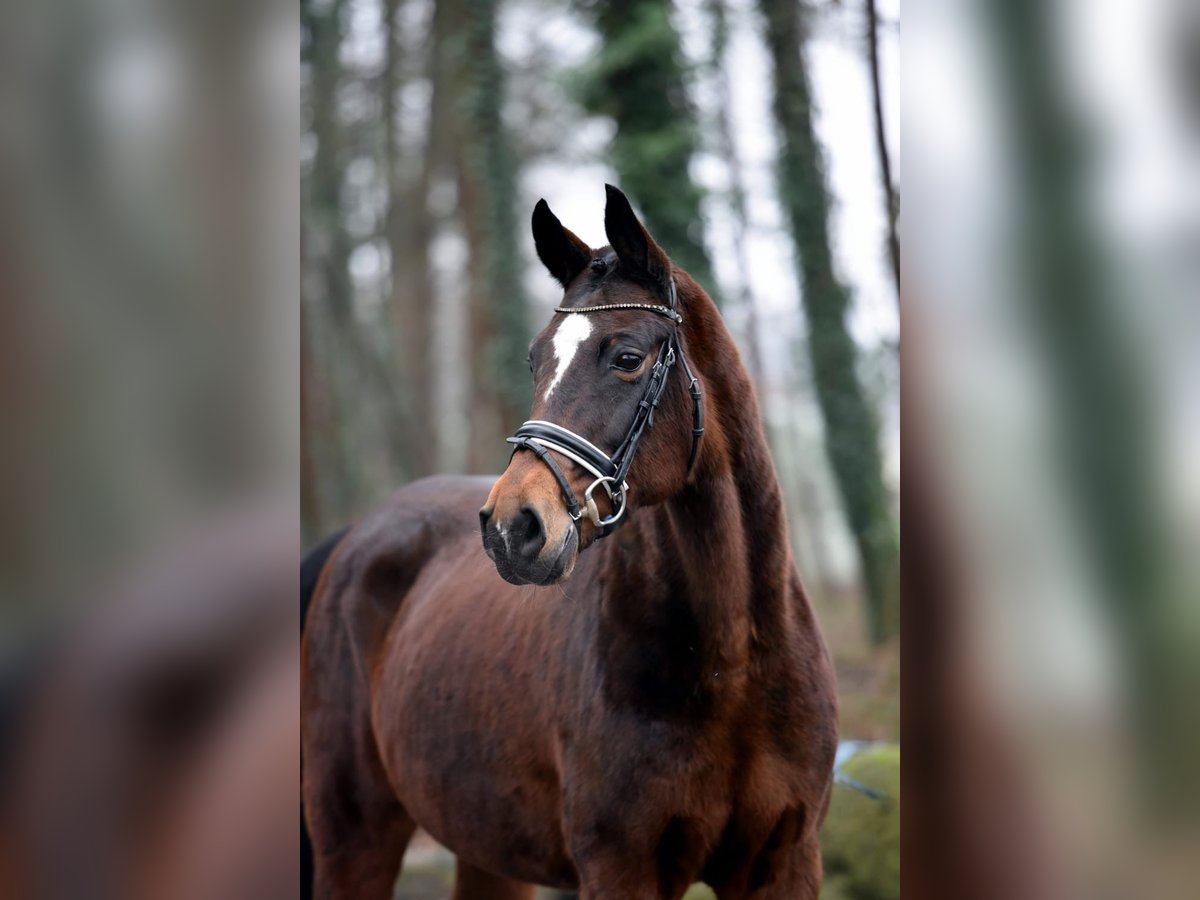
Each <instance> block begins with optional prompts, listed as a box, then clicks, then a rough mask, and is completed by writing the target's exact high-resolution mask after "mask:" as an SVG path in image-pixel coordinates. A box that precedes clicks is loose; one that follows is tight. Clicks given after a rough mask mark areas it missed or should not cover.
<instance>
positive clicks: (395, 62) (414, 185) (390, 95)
mask: <svg viewBox="0 0 1200 900" xmlns="http://www.w3.org/2000/svg"><path fill="white" fill-rule="evenodd" d="M399 5H400V0H385V4H384V29H385V33H386V34H387V50H386V52H385V56H384V68H383V72H382V73H381V82H382V84H381V91H382V94H383V96H382V101H383V102H382V103H381V106H380V110H381V118H382V119H383V122H384V128H385V134H384V142H383V147H384V170H385V173H386V178H387V186H388V212H387V224H386V233H387V241H388V246H389V249H390V251H391V253H390V255H391V288H390V292H389V293H390V309H391V337H392V352H393V354H394V356H395V369H396V371H397V373H398V374H399V376H400V383H401V390H400V396H401V399H402V413H401V418H402V420H403V427H402V429H401V431H402V432H403V434H402V436H401V439H400V443H401V446H402V447H403V453H404V462H405V469H406V471H407V474H408V475H409V476H410V477H412V478H420V477H421V476H424V475H429V474H432V472H433V471H434V468H435V462H434V460H435V453H434V448H435V447H436V446H437V431H438V422H437V421H436V419H435V417H434V415H433V397H432V392H433V381H432V377H431V373H432V371H433V366H434V360H433V353H432V350H431V347H432V344H433V322H432V309H433V303H434V288H433V273H432V271H431V270H430V266H429V244H430V241H431V240H432V238H433V222H432V220H431V218H430V215H429V186H430V182H431V172H432V170H433V167H434V165H435V160H436V159H438V158H439V157H440V156H441V154H442V153H444V150H445V144H446V141H445V125H444V122H445V112H444V110H443V104H442V94H443V92H444V81H443V79H442V78H441V74H442V73H441V70H440V67H439V66H438V65H437V62H436V57H434V58H433V59H431V61H430V64H429V66H428V71H429V79H430V83H431V84H432V87H433V90H432V92H431V100H430V105H429V115H428V121H427V130H426V142H425V150H424V153H423V154H422V158H421V162H420V165H419V167H418V170H417V171H416V172H415V173H413V174H411V175H409V176H408V177H405V173H403V172H401V170H400V160H399V154H398V150H397V146H398V141H397V128H398V127H399V126H398V123H397V122H396V96H397V94H398V92H399V91H400V89H401V87H402V76H401V67H400V55H401V48H400V33H399V25H398V22H397V13H398V11H399Z"/></svg>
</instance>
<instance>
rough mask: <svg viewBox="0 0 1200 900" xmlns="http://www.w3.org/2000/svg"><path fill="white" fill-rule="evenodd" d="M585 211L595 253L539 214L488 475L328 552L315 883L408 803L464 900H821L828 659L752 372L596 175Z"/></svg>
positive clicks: (373, 866) (307, 656)
mask: <svg viewBox="0 0 1200 900" xmlns="http://www.w3.org/2000/svg"><path fill="white" fill-rule="evenodd" d="M604 225H605V232H606V236H607V238H608V240H609V245H608V246H605V247H601V248H599V249H592V248H591V247H589V246H588V245H587V244H585V243H584V242H583V241H582V240H580V239H579V238H578V237H577V236H576V235H575V234H573V233H572V232H571V231H569V230H567V229H566V228H565V227H563V225H562V223H561V222H560V221H559V220H558V218H557V217H556V216H555V215H554V213H553V212H551V210H550V208H549V206H547V204H546V202H545V201H544V200H543V201H540V202H539V203H538V204H537V206H536V208H535V209H534V212H533V219H532V227H533V238H534V244H535V248H536V250H537V255H538V257H539V259H540V260H541V262H542V263H543V264H544V265H545V267H546V268H547V269H548V270H549V272H550V274H551V275H553V276H554V278H556V279H557V280H558V282H559V283H560V284H561V286H562V288H563V291H564V293H563V298H562V302H561V304H560V305H559V306H558V307H557V308H556V310H555V312H554V313H553V316H552V318H551V321H550V323H549V325H547V326H546V328H545V329H544V330H543V331H542V332H541V333H540V334H539V335H538V336H537V337H536V338H535V339H534V341H533V343H532V345H531V349H530V354H529V360H528V361H529V365H530V369H531V370H532V373H533V382H534V400H533V405H532V413H531V419H530V421H528V422H526V423H525V424H524V425H523V426H521V427H520V428H519V429H518V430H517V432H516V433H515V434H514V435H513V437H512V438H510V439H509V440H510V442H511V443H512V444H513V445H514V450H513V454H512V456H511V458H510V461H509V464H508V466H507V468H506V469H505V471H504V472H503V474H502V475H501V476H500V477H499V478H498V479H494V478H477V477H475V478H471V477H434V478H430V479H426V480H422V481H417V482H414V483H412V484H410V485H407V486H405V487H403V488H402V489H400V490H399V491H398V492H396V493H395V494H394V495H393V496H392V497H391V498H390V499H389V500H388V501H387V502H386V503H385V504H384V505H383V506H382V507H381V508H380V509H378V510H377V511H375V512H373V513H371V514H369V515H367V516H366V517H365V518H364V519H362V520H361V521H360V522H358V523H357V524H356V525H354V526H353V527H352V528H351V529H350V531H349V532H348V533H347V534H346V535H345V536H344V537H342V538H340V539H339V540H337V541H334V542H330V543H331V544H333V545H332V546H329V545H327V546H325V547H323V548H322V550H321V553H322V554H323V557H322V559H321V560H319V561H318V562H319V564H320V565H319V569H320V574H319V577H318V578H317V579H316V584H315V587H314V594H313V597H312V599H311V608H310V609H309V612H308V621H307V624H306V625H305V629H304V636H303V645H302V651H301V656H302V663H301V669H302V685H301V698H302V723H301V733H302V760H303V762H302V772H303V774H302V782H303V806H304V810H305V816H306V819H307V823H308V829H309V832H310V833H311V841H312V848H313V860H314V866H315V871H314V879H315V891H316V896H318V897H321V898H350V897H359V898H376V897H377V898H385V897H389V896H390V895H391V891H392V889H393V885H394V882H395V879H396V877H397V874H398V871H399V867H400V864H401V860H402V857H403V854H404V850H405V847H406V845H407V842H408V841H409V839H410V837H411V836H412V834H413V832H414V831H415V829H416V828H417V827H418V825H419V826H420V827H422V828H424V829H425V830H426V831H428V832H429V833H430V834H431V835H432V836H433V837H434V838H436V839H437V840H438V841H440V842H441V843H442V844H444V845H445V846H447V847H448V848H450V849H451V850H452V851H453V852H454V854H455V855H456V857H457V875H456V883H455V888H454V895H453V896H454V897H455V898H460V900H467V898H489V900H496V898H501V900H504V898H514V900H515V898H530V897H532V896H533V893H534V890H535V888H534V885H539V884H540V885H545V886H549V887H553V888H559V889H563V890H577V891H579V894H580V897H581V898H582V900H598V898H616V900H635V898H636V900H643V898H645V900H649V898H663V900H678V898H680V897H681V896H682V895H683V894H684V892H685V891H686V890H687V889H688V887H689V886H690V885H691V884H692V883H693V882H696V881H703V882H705V883H707V884H708V885H709V886H710V887H711V888H712V889H713V890H714V891H715V892H716V894H717V896H718V897H719V898H721V900H729V898H735V900H740V898H754V900H771V898H788V900H816V898H817V896H818V893H819V891H820V885H821V859H820V849H819V843H818V833H819V830H820V827H821V823H822V820H823V819H824V817H825V813H826V810H827V808H828V804H829V798H830V788H831V779H832V774H833V762H834V755H835V751H836V745H837V703H836V691H835V681H834V675H833V669H832V666H831V663H830V658H829V654H828V651H827V649H826V647H825V643H824V640H823V638H822V636H821V633H820V630H819V627H818V623H817V620H816V617H815V615H814V612H813V609H812V606H811V604H810V602H809V599H808V597H807V595H806V594H805V591H804V588H803V587H802V585H801V582H800V578H799V575H798V573H797V570H796V566H795V563H794V562H793V558H792V554H791V550H790V545H789V539H788V530H787V522H786V519H785V514H784V506H783V501H782V497H781V492H780V488H779V483H778V480H777V477H776V474H775V471H774V467H773V464H772V462H771V457H770V455H769V452H768V447H767V442H766V439H765V437H764V433H763V429H762V426H761V423H760V418H759V411H758V406H757V403H756V400H755V394H754V389H753V385H752V383H751V380H750V378H749V377H748V375H747V373H746V370H745V368H744V366H743V365H742V362H741V359H740V357H739V355H738V351H737V348H736V346H735V344H734V341H733V339H732V337H731V336H730V334H729V332H728V331H727V329H726V327H725V325H724V323H723V321H722V318H721V315H720V313H719V312H718V310H717V307H716V305H715V304H714V302H713V301H712V299H711V298H710V297H709V296H708V295H707V294H706V293H705V292H704V290H703V289H702V288H701V287H700V286H699V285H698V284H697V283H696V282H695V281H693V280H692V278H691V277H690V276H689V275H688V274H687V273H686V272H684V271H683V270H682V269H680V268H678V267H676V266H674V265H673V264H672V263H671V260H670V258H669V257H668V256H667V254H666V253H665V252H664V251H663V250H662V248H660V247H659V246H658V244H657V243H656V242H655V241H654V239H653V238H652V237H651V236H650V234H649V233H648V231H647V230H646V228H645V227H644V226H643V225H642V223H641V222H640V221H639V219H638V218H637V216H636V215H635V213H634V211H633V209H632V207H631V205H630V202H629V200H628V199H627V198H626V196H625V195H624V194H623V193H621V192H620V191H619V190H617V189H616V188H614V187H612V186H608V187H607V200H606V208H605V216H604ZM605 448H614V449H612V450H611V455H610V452H608V451H606V449H605ZM476 510H478V517H476ZM476 522H478V527H476V525H475V523H476ZM481 539H482V540H481ZM481 544H482V546H481Z"/></svg>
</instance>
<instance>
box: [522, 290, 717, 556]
mask: <svg viewBox="0 0 1200 900" xmlns="http://www.w3.org/2000/svg"><path fill="white" fill-rule="evenodd" d="M669 303H670V305H669V306H658V305H654V304H650V303H606V304H601V305H598V306H577V307H567V306H559V307H556V308H555V310H554V311H555V312H560V313H568V314H572V315H573V314H577V313H580V314H582V313H594V312H603V311H605V310H615V309H640V310H645V311H646V312H652V313H654V314H656V315H660V316H664V317H666V318H668V319H670V320H671V321H672V322H674V323H675V328H674V329H672V331H671V335H670V337H668V338H667V339H666V340H665V341H664V342H663V345H662V347H661V348H660V349H659V351H658V359H657V360H655V362H654V367H653V368H652V369H651V370H650V379H649V380H648V381H647V382H646V388H645V390H644V391H643V392H642V399H641V400H639V401H638V408H637V412H636V413H634V416H633V422H632V423H631V424H630V426H629V430H628V431H627V432H626V433H625V439H624V440H623V441H621V444H620V446H619V447H617V449H616V452H615V453H613V455H612V456H609V455H608V454H607V453H605V452H604V451H603V450H601V449H600V448H599V447H597V446H596V445H595V444H593V443H592V442H591V441H589V440H587V439H586V438H584V437H582V436H580V435H578V434H576V433H575V432H573V431H571V430H570V429H569V428H563V427H562V426H561V425H556V424H554V423H553V422H546V421H543V420H541V419H533V420H530V421H528V422H526V423H525V424H524V425H522V426H521V427H520V428H518V429H517V431H516V433H515V434H514V435H513V436H512V437H510V438H508V439H507V440H508V443H510V444H514V445H515V446H516V449H515V450H514V451H513V452H514V453H515V452H516V450H528V451H529V452H531V453H532V454H533V455H534V456H536V457H537V458H538V459H539V460H541V461H542V462H543V463H545V464H546V468H548V469H549V470H550V473H551V474H552V475H553V476H554V479H555V481H557V482H558V486H559V489H560V490H561V491H562V495H563V500H564V501H566V504H567V513H568V514H569V515H570V516H571V520H572V521H573V522H574V523H575V527H576V528H578V527H579V522H580V519H581V518H582V515H583V511H582V509H581V508H580V505H579V501H578V500H577V499H576V497H575V492H574V491H573V490H571V483H570V482H569V481H567V477H566V476H565V475H564V474H563V472H562V469H560V468H559V466H558V463H556V462H555V461H554V459H553V457H551V456H550V453H549V451H551V450H553V451H555V452H556V453H561V454H562V455H563V456H565V457H566V458H567V459H569V460H571V461H572V462H574V463H575V464H576V465H578V466H580V467H581V468H583V469H585V470H586V471H587V472H589V473H591V475H592V476H593V477H594V478H595V481H593V482H592V483H591V484H590V485H588V489H587V490H586V491H584V492H583V501H584V508H586V509H587V514H588V518H590V519H591V520H592V523H593V524H594V525H595V526H596V527H597V528H599V529H600V537H606V536H607V535H610V534H612V533H613V531H615V530H616V528H617V525H618V524H620V521H621V518H622V516H624V515H625V507H626V505H627V502H628V497H627V495H628V492H629V484H628V483H627V482H626V480H625V478H626V476H627V475H628V474H629V467H630V466H632V465H633V457H634V455H635V454H636V453H637V448H638V444H639V443H640V442H641V440H642V435H643V434H644V433H645V430H646V428H647V427H649V426H651V425H653V424H654V412H655V410H657V409H658V404H659V402H660V401H661V400H662V397H663V394H664V393H666V389H667V378H668V377H669V376H670V374H671V369H672V368H673V367H674V366H675V363H676V362H677V361H678V362H680V363H682V364H683V369H684V372H685V374H686V376H687V379H688V391H689V392H690V393H691V395H692V450H691V453H690V454H689V455H688V464H687V472H688V474H691V471H692V466H694V465H695V464H696V454H697V453H698V451H699V449H700V438H701V437H702V436H703V435H704V404H703V401H702V395H701V391H700V381H699V379H697V378H696V376H695V374H694V373H693V372H692V367H691V366H690V365H688V361H687V358H686V357H685V356H684V355H683V348H682V346H681V345H680V343H679V326H680V325H682V324H683V316H681V315H680V314H679V313H678V312H677V311H676V306H677V305H678V300H677V296H676V292H675V280H674V279H672V280H671V288H670V295H669ZM600 485H603V486H604V490H605V491H606V492H607V493H608V496H609V499H610V500H611V501H612V504H613V507H614V509H615V511H614V512H613V513H612V514H611V515H609V516H601V515H600V510H599V509H597V507H596V500H595V498H594V497H593V496H592V494H593V493H594V491H595V490H596V488H597V486H600Z"/></svg>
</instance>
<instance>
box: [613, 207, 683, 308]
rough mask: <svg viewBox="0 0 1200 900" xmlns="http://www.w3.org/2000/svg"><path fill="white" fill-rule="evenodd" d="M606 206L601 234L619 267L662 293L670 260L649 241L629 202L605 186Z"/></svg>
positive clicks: (669, 276) (652, 240) (664, 288)
mask: <svg viewBox="0 0 1200 900" xmlns="http://www.w3.org/2000/svg"><path fill="white" fill-rule="evenodd" d="M604 190H605V191H606V192H607V194H608V203H607V204H606V205H605V207H604V233H605V234H606V235H608V242H609V243H610V244H612V248H613V250H615V251H616V253H617V258H618V259H620V260H621V264H622V265H624V266H626V267H627V268H628V269H629V270H630V271H631V272H632V273H633V274H635V275H637V276H639V277H642V278H646V279H649V280H650V281H651V282H653V283H654V284H656V285H659V286H660V287H661V288H662V289H663V290H664V291H665V290H666V288H667V285H668V284H670V282H671V259H670V257H668V256H667V254H666V253H665V252H664V251H663V249H662V247H660V246H658V244H656V243H655V242H654V238H652V237H650V232H648V231H646V228H645V226H643V225H642V223H641V222H639V221H638V217H637V216H636V215H635V214H634V212H633V207H632V206H630V205H629V198H628V197H626V196H625V195H624V194H623V193H621V191H619V190H618V189H617V188H615V187H613V186H612V185H611V184H606V185H605V186H604Z"/></svg>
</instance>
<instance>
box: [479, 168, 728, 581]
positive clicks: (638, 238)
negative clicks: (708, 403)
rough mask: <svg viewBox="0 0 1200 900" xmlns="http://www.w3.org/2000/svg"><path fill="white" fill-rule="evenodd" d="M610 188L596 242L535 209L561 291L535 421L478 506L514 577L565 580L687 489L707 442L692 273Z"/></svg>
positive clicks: (494, 554) (544, 348) (496, 555)
mask: <svg viewBox="0 0 1200 900" xmlns="http://www.w3.org/2000/svg"><path fill="white" fill-rule="evenodd" d="M607 192H608V199H607V205H606V208H605V213H604V228H605V233H606V235H607V237H608V240H609V246H606V247H601V248H599V249H595V250H593V249H592V248H590V247H589V246H588V245H587V244H585V243H584V242H583V241H582V240H580V239H579V238H578V237H576V235H574V234H573V233H572V232H571V231H569V230H567V229H566V228H564V227H563V225H562V223H561V222H560V221H559V220H558V218H557V217H556V216H555V215H554V213H552V212H551V211H550V207H549V206H547V205H546V202H545V201H544V200H541V201H539V202H538V204H537V206H536V207H535V208H534V211H533V238H534V243H535V245H536V247H537V253H538V257H539V259H541V261H542V263H543V264H544V265H545V266H546V268H547V269H548V270H549V271H550V274H551V275H553V276H554V277H555V278H556V279H557V280H558V281H559V283H560V284H562V286H563V299H562V302H561V304H560V305H559V306H558V307H557V309H556V310H555V313H554V315H553V316H552V318H551V320H550V323H549V324H548V325H547V326H546V327H545V328H544V329H543V330H542V332H541V333H540V334H539V335H538V336H537V337H536V338H535V339H534V341H533V343H532V345H531V346H530V352H529V367H530V370H531V372H532V373H533V380H534V400H533V407H532V410H531V413H530V419H529V421H527V422H526V423H525V425H523V426H522V427H521V428H520V429H519V430H518V431H517V433H516V435H514V436H513V437H512V438H510V439H509V441H510V443H513V444H514V445H515V446H516V450H515V451H514V453H513V456H512V458H511V459H510V461H509V464H508V467H507V469H506V470H505V471H504V474H503V475H501V476H500V478H499V480H498V481H497V482H496V484H495V486H494V487H493V488H492V491H491V494H490V495H489V496H488V499H487V503H486V504H484V506H483V508H482V509H481V510H480V511H479V519H480V524H481V527H482V535H483V546H484V549H485V550H486V552H487V554H488V556H489V557H490V558H491V559H492V561H493V562H494V563H495V564H496V569H497V571H498V572H499V573H500V575H501V576H502V577H503V578H504V579H505V580H507V581H510V582H512V583H514V584H553V583H556V582H560V581H564V580H566V579H567V578H568V577H570V575H571V572H572V571H573V570H574V568H575V564H576V562H577V561H578V558H579V554H580V553H582V552H583V551H584V550H585V549H586V548H587V547H588V546H590V545H591V544H592V543H594V542H595V541H596V540H597V539H598V538H600V537H603V536H605V535H606V534H609V533H611V531H613V530H615V529H616V528H617V527H619V526H620V525H621V524H622V523H623V522H624V521H626V520H628V518H629V517H630V515H631V514H632V513H633V511H634V510H636V509H637V508H639V507H646V506H652V505H654V504H656V503H661V502H662V501H664V500H666V499H668V498H670V497H672V496H674V495H675V494H677V493H679V492H680V491H681V490H682V489H683V487H684V485H685V484H686V483H687V481H688V479H689V478H690V477H691V476H692V471H693V468H694V464H695V462H696V455H697V451H698V449H699V447H700V438H701V434H702V433H703V412H704V406H703V399H702V395H701V388H700V382H699V379H698V378H696V377H695V375H694V374H693V373H692V370H691V367H690V365H689V364H688V362H687V359H686V356H685V354H684V344H685V339H686V337H687V335H688V325H689V314H690V312H691V311H690V310H688V309H685V308H684V305H683V303H682V302H681V301H680V300H679V299H678V298H679V296H680V292H679V291H678V290H677V287H676V285H677V281H678V280H679V279H681V278H682V279H687V276H686V274H685V273H683V272H682V271H681V270H678V269H676V268H675V267H673V266H672V264H671V260H670V258H669V257H668V256H667V254H666V253H665V252H664V251H663V250H662V248H661V247H659V246H658V244H656V243H655V241H654V239H653V238H652V237H651V236H650V234H649V233H648V232H647V231H646V229H645V227H644V226H643V225H642V223H641V222H640V221H638V218H637V216H636V215H635V214H634V212H633V209H632V207H631V206H630V204H629V200H628V199H627V198H626V197H625V195H624V194H623V193H621V192H620V191H619V190H617V189H616V188H614V187H612V186H611V185H609V186H607ZM687 284H688V285H692V284H693V283H692V282H691V280H690V279H687ZM692 293H693V295H695V294H697V293H699V295H700V296H703V295H702V293H700V292H698V291H695V292H692ZM707 302H708V303H709V305H711V301H707Z"/></svg>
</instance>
